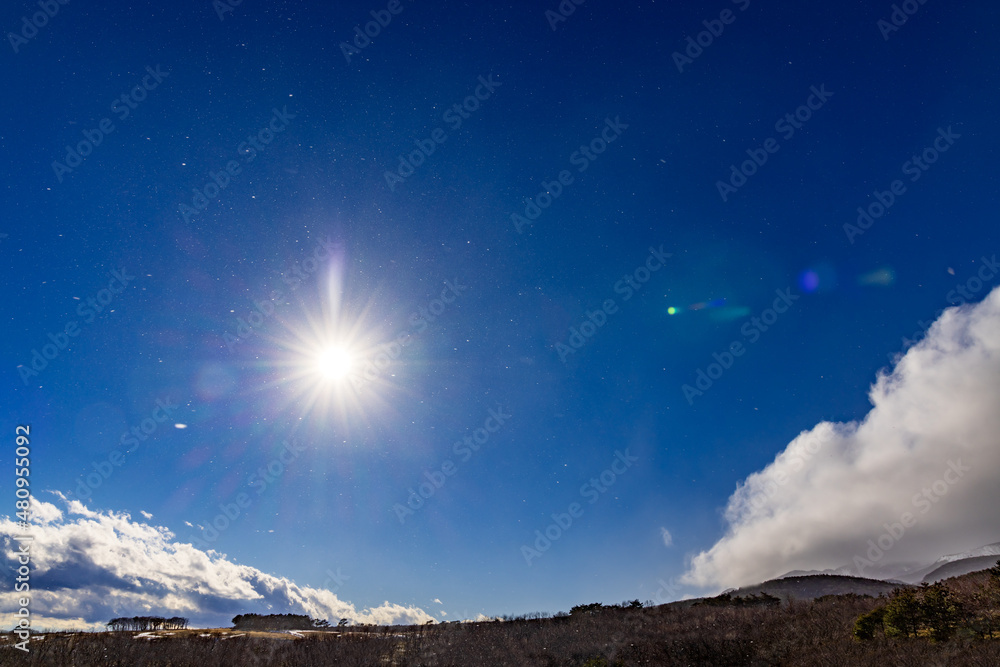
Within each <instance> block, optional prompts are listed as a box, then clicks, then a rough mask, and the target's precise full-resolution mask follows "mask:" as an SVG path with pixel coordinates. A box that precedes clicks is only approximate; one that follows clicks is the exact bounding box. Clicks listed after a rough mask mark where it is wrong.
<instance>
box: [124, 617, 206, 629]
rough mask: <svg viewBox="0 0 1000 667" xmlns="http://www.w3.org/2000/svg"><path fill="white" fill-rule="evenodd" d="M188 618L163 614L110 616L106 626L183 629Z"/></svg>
mask: <svg viewBox="0 0 1000 667" xmlns="http://www.w3.org/2000/svg"><path fill="white" fill-rule="evenodd" d="M187 624H188V619H186V618H183V617H182V616H174V617H173V618H164V617H163V616H132V617H130V618H125V617H122V618H112V619H111V620H110V621H108V622H107V624H106V625H107V628H108V629H109V630H113V631H122V630H144V631H145V630H183V629H184V628H186V627H187Z"/></svg>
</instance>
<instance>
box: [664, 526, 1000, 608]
mask: <svg viewBox="0 0 1000 667" xmlns="http://www.w3.org/2000/svg"><path fill="white" fill-rule="evenodd" d="M998 560H1000V542H994V543H993V544H987V545H986V546H982V547H979V548H977V549H972V550H970V551H963V552H962V553H957V554H949V555H947V556H942V557H941V558H938V559H937V560H936V561H934V562H933V563H929V564H927V563H890V564H887V565H876V566H874V567H871V568H868V571H867V572H866V574H868V575H871V576H870V577H855V576H852V575H851V574H850V571H851V570H850V568H848V567H841V568H837V569H835V570H823V571H817V570H792V571H791V572H788V573H787V574H784V575H782V576H780V577H778V578H777V579H771V580H770V581H765V582H764V583H762V584H755V585H753V586H744V587H742V588H730V589H728V590H726V591H725V593H728V594H729V595H731V596H732V597H734V598H735V597H747V596H749V595H759V594H761V593H767V594H768V595H773V596H774V597H777V598H781V600H782V601H783V602H787V601H788V600H791V599H794V600H814V599H816V598H818V597H822V596H824V595H846V594H848V593H854V594H855V595H871V596H872V597H878V596H879V595H880V594H881V593H886V594H888V593H890V592H892V590H893V589H894V588H899V587H900V586H915V585H917V584H921V583H924V582H927V583H931V584H932V583H934V582H936V581H941V580H942V579H948V578H949V577H958V576H961V575H965V574H969V573H972V572H979V571H980V570H985V569H988V568H991V567H993V566H994V565H996V564H997V561H998ZM706 599H708V598H689V599H687V600H678V601H676V602H671V603H669V604H668V605H667V606H669V607H674V608H687V607H690V606H692V605H695V604H697V603H698V602H701V601H703V600H706Z"/></svg>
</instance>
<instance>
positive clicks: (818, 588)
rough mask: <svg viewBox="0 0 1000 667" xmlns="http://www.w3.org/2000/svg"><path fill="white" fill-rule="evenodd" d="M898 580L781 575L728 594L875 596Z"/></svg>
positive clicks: (800, 597)
mask: <svg viewBox="0 0 1000 667" xmlns="http://www.w3.org/2000/svg"><path fill="white" fill-rule="evenodd" d="M898 586H899V584H898V583H893V582H888V581H882V580H880V579H866V578H864V577H848V576H844V575H840V574H807V575H805V576H798V577H785V578H783V579H772V580H771V581H765V582H764V583H762V584H756V585H754V586H744V587H743V588H737V589H736V590H735V591H732V592H731V593H730V594H731V595H732V596H733V597H736V596H740V597H746V596H747V595H758V594H760V593H767V594H768V595H773V596H775V597H778V598H781V599H782V600H783V601H786V602H787V601H788V600H790V599H795V600H814V599H816V598H818V597H822V596H824V595H846V594H847V593H854V594H855V595H871V596H872V597H878V596H879V594H881V593H890V592H891V591H892V589H894V588H897V587H898Z"/></svg>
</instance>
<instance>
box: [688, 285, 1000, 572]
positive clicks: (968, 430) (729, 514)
mask: <svg viewBox="0 0 1000 667" xmlns="http://www.w3.org/2000/svg"><path fill="white" fill-rule="evenodd" d="M870 400H871V402H872V405H873V407H872V409H871V410H870V411H869V413H868V414H867V415H866V417H865V418H864V420H862V421H861V422H850V423H847V424H832V423H829V422H823V423H820V424H818V425H817V426H815V427H814V428H813V429H812V430H810V431H805V432H803V433H801V434H800V435H799V436H798V437H797V438H796V439H795V440H793V441H792V442H791V443H790V444H789V445H788V446H787V447H786V448H785V450H784V451H783V452H781V453H780V454H778V456H777V457H776V458H775V460H774V462H773V463H771V464H770V465H768V466H767V467H766V468H765V469H764V470H762V471H760V472H756V473H754V474H752V475H750V476H749V477H747V479H746V480H744V482H743V483H742V484H740V485H739V486H738V488H737V490H736V492H735V493H734V494H733V495H732V497H730V499H729V503H728V505H727V507H726V511H725V518H726V520H727V522H728V524H729V527H728V530H727V531H726V534H725V535H724V536H723V537H722V538H721V539H720V540H719V541H718V542H717V543H716V544H715V545H714V546H713V547H712V548H711V549H709V550H707V551H704V552H702V553H700V554H698V555H697V556H695V557H694V558H693V560H692V561H691V564H690V568H689V570H688V572H687V573H686V574H685V576H684V578H683V581H684V583H687V584H693V585H696V586H701V587H705V588H715V589H718V588H726V587H732V586H740V585H745V584H752V583H757V582H760V581H764V580H766V579H769V578H773V577H775V576H780V575H782V574H784V573H786V572H788V571H790V570H810V569H816V570H822V569H828V568H840V567H844V566H850V568H851V573H852V574H858V573H859V571H860V573H861V574H862V575H864V576H878V574H879V573H878V570H879V569H880V568H883V567H884V566H886V565H891V564H905V563H919V562H927V561H932V560H934V559H935V558H937V557H938V556H940V555H942V554H945V553H953V552H956V551H961V550H964V549H968V548H973V547H978V546H981V545H983V544H987V543H990V542H995V541H997V539H1000V522H998V521H997V513H996V508H997V507H998V506H1000V485H998V484H997V481H996V474H997V471H998V470H1000V409H998V406H1000V288H997V289H994V290H993V291H992V292H991V293H990V294H989V295H988V296H987V297H986V299H984V300H983V301H982V302H981V303H979V304H977V305H975V306H963V307H961V308H950V309H948V310H946V311H945V312H944V313H943V314H942V315H941V317H940V318H939V319H938V321H937V322H935V323H934V325H933V326H932V327H931V328H930V330H929V331H928V332H927V336H926V337H925V338H924V339H923V340H922V341H921V342H920V343H918V344H917V345H915V346H914V347H912V348H910V349H909V350H908V351H907V352H906V354H905V355H903V356H902V357H901V358H899V359H898V360H897V363H896V365H895V367H894V368H893V369H891V370H890V371H887V372H883V373H880V374H879V377H878V378H877V381H876V383H875V384H874V385H873V386H872V388H871V391H870ZM966 468H967V469H966ZM959 472H961V475H959ZM907 518H908V519H909V521H908V522H909V523H910V525H909V526H904V525H903V523H904V519H907ZM900 529H902V532H901V531H900ZM869 540H871V541H872V542H871V544H870V543H869ZM879 540H881V545H879ZM872 546H875V547H878V548H877V549H876V550H872V549H871V547H872ZM884 547H887V548H884ZM869 552H871V553H869ZM880 554H881V555H880ZM856 557H860V558H863V559H865V560H868V559H870V558H871V559H872V560H870V561H869V562H871V563H873V564H874V566H873V567H872V569H868V570H867V571H865V567H866V566H865V565H864V562H859V561H858V560H857V559H856ZM873 557H875V558H873Z"/></svg>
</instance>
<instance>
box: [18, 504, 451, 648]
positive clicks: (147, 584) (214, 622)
mask: <svg viewBox="0 0 1000 667" xmlns="http://www.w3.org/2000/svg"><path fill="white" fill-rule="evenodd" d="M55 495H57V496H59V497H60V499H61V500H62V502H63V503H64V504H66V506H67V510H66V512H65V513H64V512H62V511H60V510H59V508H57V507H56V506H55V505H53V504H51V503H46V502H43V501H39V500H37V499H34V502H33V505H34V507H35V514H34V516H33V518H32V525H31V526H30V528H28V529H27V531H25V530H24V529H21V528H20V527H18V524H17V523H16V522H15V521H12V520H11V519H10V518H9V517H0V542H2V544H3V552H4V560H5V561H6V562H5V563H4V565H5V567H2V568H0V608H2V609H5V610H11V609H16V608H17V607H18V605H16V604H15V603H14V602H15V600H16V598H17V597H19V594H18V593H15V592H14V591H13V584H14V577H15V576H16V572H15V568H16V563H17V557H16V555H15V552H16V551H17V549H18V543H17V542H16V541H14V540H13V537H14V536H16V535H22V534H25V532H26V533H27V534H29V535H31V536H32V537H33V538H34V540H33V541H32V542H31V543H30V544H31V560H32V563H33V565H34V567H35V569H34V570H33V571H32V574H31V583H32V584H33V586H32V590H31V609H32V624H33V625H34V626H35V627H39V628H52V629H60V628H74V627H75V628H83V629H98V628H103V625H104V623H106V622H107V621H108V620H110V619H111V618H113V617H115V616H132V615H149V614H152V615H160V616H175V615H176V616H185V617H188V618H190V619H191V623H192V625H193V626H195V627H198V626H229V624H230V621H231V619H232V617H233V616H234V615H236V614H238V613H300V614H308V615H310V616H312V617H314V618H325V619H327V620H329V621H330V622H331V623H336V621H337V620H339V619H340V618H349V619H351V620H352V621H354V622H355V623H379V624H392V623H423V622H425V621H428V620H430V619H431V616H430V615H429V614H427V612H425V611H424V610H422V609H419V608H416V607H405V606H402V605H398V604H392V603H390V602H384V603H382V604H381V605H379V606H377V607H371V608H368V609H360V610H359V609H356V608H355V607H354V605H352V604H350V603H348V602H344V601H342V600H340V599H339V598H337V596H336V595H334V594H333V593H332V592H330V591H328V590H325V589H315V588H310V587H307V586H298V585H296V584H295V583H294V582H293V581H290V580H289V579H286V578H284V577H275V576H273V575H270V574H266V573H264V572H261V571H260V570H257V569H255V568H253V567H249V566H246V565H240V564H238V563H234V562H232V561H230V560H228V559H227V558H226V556H225V555H223V554H219V553H217V552H215V551H208V552H205V551H201V550H199V549H196V548H195V547H194V546H192V545H190V544H182V543H179V542H175V541H174V535H173V533H171V532H170V531H169V530H167V529H166V528H163V527H159V526H152V525H149V524H146V523H141V522H136V521H133V520H132V518H131V516H130V515H128V514H126V513H115V512H94V511H92V510H90V509H89V508H87V507H86V506H84V505H83V504H82V503H80V502H79V501H77V500H72V501H67V500H66V499H65V498H64V497H62V495H61V494H58V493H56V494H55ZM35 586H38V588H36V587H35ZM14 622H15V619H14V615H13V614H10V613H5V614H2V615H0V624H3V625H4V626H5V627H12V626H13V624H14Z"/></svg>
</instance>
